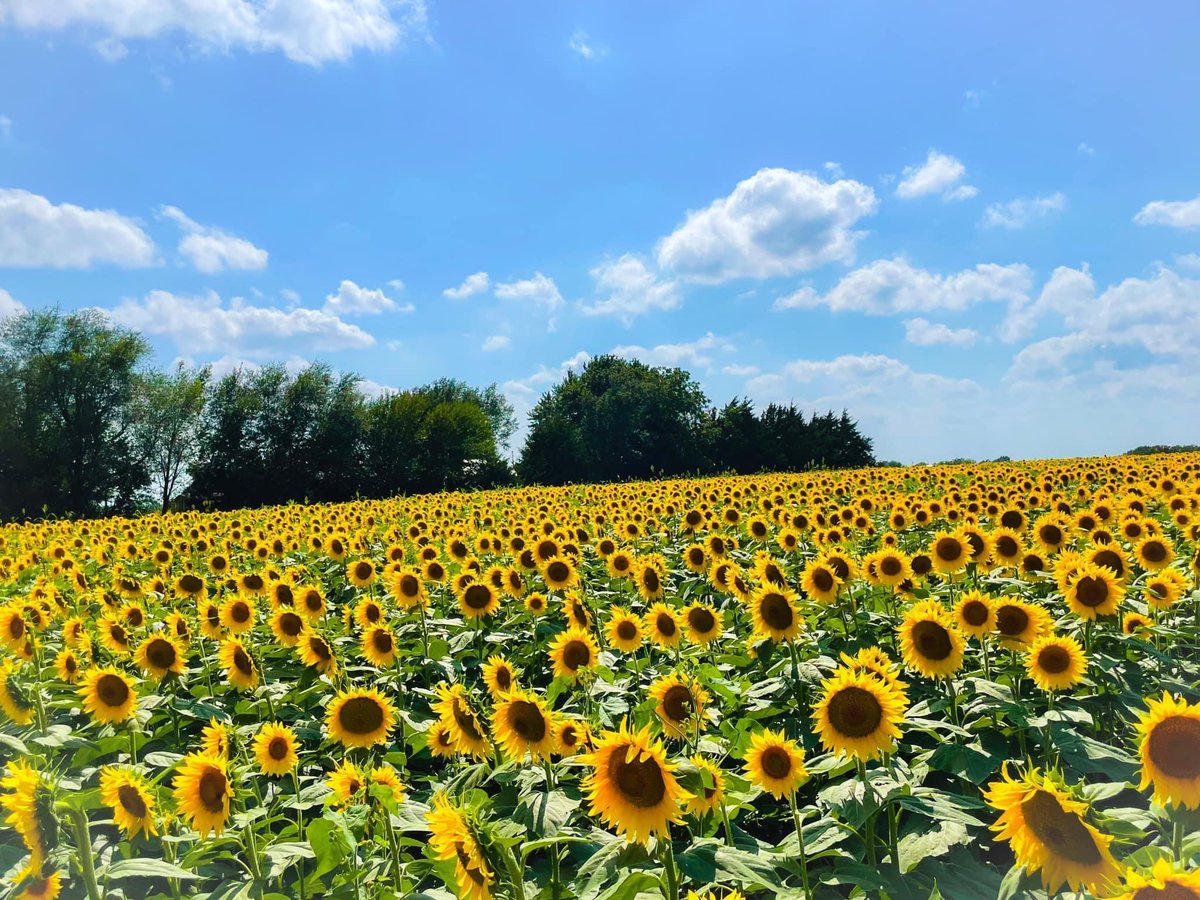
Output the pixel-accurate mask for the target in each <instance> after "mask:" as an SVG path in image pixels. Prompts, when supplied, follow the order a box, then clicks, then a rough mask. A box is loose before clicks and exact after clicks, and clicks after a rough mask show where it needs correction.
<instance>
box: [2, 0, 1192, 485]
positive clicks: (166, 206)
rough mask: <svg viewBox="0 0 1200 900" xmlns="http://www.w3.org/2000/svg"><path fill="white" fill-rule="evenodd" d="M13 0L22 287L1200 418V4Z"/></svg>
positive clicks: (524, 346) (729, 382) (483, 376)
mask: <svg viewBox="0 0 1200 900" xmlns="http://www.w3.org/2000/svg"><path fill="white" fill-rule="evenodd" d="M1127 12H1128V8H1127V7H1123V6H1121V5H1118V4H1074V3H1070V4H1054V5H1046V4H1015V5H1010V6H1007V7H1004V8H1003V9H1001V8H998V7H997V8H995V9H981V8H980V7H978V5H974V6H967V5H963V4H921V5H901V4H867V3H853V2H851V3H839V4H836V5H835V4H830V5H829V6H828V8H825V9H820V8H817V7H815V6H811V5H800V4H794V3H761V4H752V5H746V4H720V3H693V4H676V3H669V4H643V3H561V2H555V3H550V2H547V3H525V4H449V3H438V2H434V0H430V2H429V3H428V5H423V4H421V3H418V2H407V3H405V2H388V0H274V2H271V3H268V2H266V0H189V2H186V3H185V2H181V0H137V2H130V0H55V2H54V3H45V2H42V0H0V312H7V311H12V310H16V309H20V308H22V307H25V308H40V307H44V306H48V305H52V304H58V305H60V306H61V307H63V308H65V309H73V308H79V307H89V306H94V307H98V308H100V309H102V310H105V311H106V312H107V314H108V315H109V316H110V317H111V318H112V319H113V320H114V321H115V322H118V323H120V324H123V325H127V326H130V327H135V328H138V329H140V330H142V331H143V332H145V333H146V334H147V336H148V337H149V339H150V340H151V342H152V344H153V346H154V348H155V352H156V354H157V356H158V359H159V361H160V362H162V363H163V364H169V363H170V362H172V361H173V360H175V359H177V358H184V359H187V360H189V361H193V362H211V363H213V365H214V369H215V370H216V371H218V372H222V371H227V370H229V369H230V368H233V367H235V366H237V365H259V364H262V363H264V362H268V361H271V360H283V361H287V362H288V363H289V364H292V365H301V364H302V362H303V361H308V360H321V361H326V362H329V363H330V364H332V365H333V366H335V367H336V368H338V369H342V370H350V371H355V372H357V373H359V374H360V375H361V376H362V377H363V378H364V379H365V383H366V386H367V387H368V389H370V390H375V391H378V390H384V389H386V388H389V387H401V388H402V387H407V386H412V385H416V384H419V383H422V382H424V381H427V380H429V379H432V378H435V377H438V376H441V375H454V376H457V377H461V378H464V379H466V380H468V381H471V382H474V383H480V384H486V383H489V382H493V381H494V382H497V383H499V384H500V385H501V386H502V387H503V388H504V390H505V392H506V394H507V395H508V396H509V397H510V399H512V401H513V402H514V404H515V406H516V407H517V409H518V411H520V412H522V413H523V412H524V411H526V410H528V408H529V407H530V406H531V405H532V403H534V402H536V399H537V397H538V396H539V395H540V394H541V393H542V392H543V391H544V390H546V389H547V388H548V387H549V386H551V385H552V384H553V383H554V382H555V381H556V380H557V379H558V378H559V377H560V376H561V374H562V373H563V372H565V371H566V370H567V369H568V368H570V367H572V366H574V367H576V368H578V367H579V366H580V365H581V364H582V363H583V362H584V361H585V360H586V359H587V358H588V356H595V355H598V354H601V353H606V352H617V353H620V354H622V355H626V356H630V357H636V358H640V359H644V360H646V361H647V362H652V363H657V364H670V365H681V366H683V367H685V368H687V369H689V370H690V371H692V372H693V374H694V375H695V376H696V377H697V378H698V379H699V381H700V382H701V384H702V385H703V386H704V388H705V390H706V391H707V393H708V395H709V396H710V398H711V399H712V400H713V401H714V402H715V403H718V404H719V403H724V402H725V401H727V400H728V399H730V398H731V397H733V396H735V395H738V396H749V397H750V398H751V399H753V400H755V401H756V402H757V403H760V404H763V403H767V402H770V401H795V402H797V403H798V404H800V405H801V406H802V407H804V408H806V409H820V410H823V409H826V408H829V407H833V408H838V409H840V408H842V407H845V408H847V409H849V410H850V412H851V414H852V415H854V416H855V417H856V418H858V419H859V420H860V421H861V422H862V423H863V426H864V428H865V430H866V431H867V432H868V433H869V434H870V435H871V436H872V437H873V438H874V439H875V441H876V446H877V450H878V452H879V454H880V455H881V457H884V458H893V459H900V460H903V461H906V462H909V461H916V460H925V461H935V460H938V459H944V458H947V457H954V456H970V457H976V458H987V457H994V456H997V455H1000V454H1007V455H1011V456H1014V457H1018V456H1042V455H1045V456H1050V455H1077V454H1078V455H1084V454H1097V453H1104V452H1120V451H1123V450H1126V449H1128V448H1129V447H1131V446H1134V445H1136V444H1139V443H1160V442H1161V443H1167V442H1195V441H1196V440H1197V437H1198V431H1197V426H1196V423H1197V422H1198V421H1200V166H1198V165H1197V159H1198V155H1197V148H1198V147H1200V116H1197V114H1196V113H1197V109H1198V108H1200V107H1198V103H1197V100H1198V90H1197V89H1198V86H1200V57H1198V56H1197V54H1195V52H1194V36H1195V34H1196V33H1197V26H1198V25H1200V7H1197V6H1196V5H1195V4H1188V3H1177V4H1172V3H1162V4H1156V5H1154V6H1153V7H1151V8H1149V9H1148V10H1147V11H1145V14H1143V15H1140V16H1138V17H1137V18H1134V19H1131V18H1130V17H1129V16H1128V15H1127Z"/></svg>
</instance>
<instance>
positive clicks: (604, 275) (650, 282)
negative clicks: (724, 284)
mask: <svg viewBox="0 0 1200 900" xmlns="http://www.w3.org/2000/svg"><path fill="white" fill-rule="evenodd" d="M591 275H592V278H594V279H595V280H596V292H597V293H598V294H601V295H604V296H603V297H602V299H599V300H597V301H596V302H595V303H593V304H591V305H590V306H588V305H583V306H581V307H580V309H581V310H582V312H583V313H584V315H588V316H603V315H615V316H620V317H621V320H622V321H624V322H625V323H626V324H628V323H630V322H631V321H633V318H634V317H635V316H639V315H641V314H643V313H647V312H650V311H651V310H654V309H674V308H675V307H677V306H679V285H678V284H677V283H676V282H674V281H659V280H658V279H657V278H656V277H655V275H654V273H653V272H651V271H650V269H649V268H648V267H647V266H646V264H645V263H644V262H643V261H642V260H641V259H639V258H638V257H636V256H634V255H633V254H631V253H626V254H625V255H624V256H622V257H621V258H620V259H617V260H612V261H609V262H605V263H602V264H601V265H599V266H596V268H594V269H592V271H591Z"/></svg>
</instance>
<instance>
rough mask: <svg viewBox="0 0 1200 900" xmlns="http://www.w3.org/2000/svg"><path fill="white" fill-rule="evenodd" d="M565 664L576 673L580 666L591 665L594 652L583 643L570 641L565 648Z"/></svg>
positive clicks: (563, 656) (563, 657)
mask: <svg viewBox="0 0 1200 900" xmlns="http://www.w3.org/2000/svg"><path fill="white" fill-rule="evenodd" d="M562 659H563V664H564V665H565V666H566V667H567V668H568V669H570V670H571V671H572V672H574V671H575V670H576V669H578V668H579V667H580V666H586V665H589V664H590V663H591V661H592V651H591V650H589V649H588V645H587V644H585V643H584V642H583V641H568V642H567V645H566V646H565V647H563V655H562Z"/></svg>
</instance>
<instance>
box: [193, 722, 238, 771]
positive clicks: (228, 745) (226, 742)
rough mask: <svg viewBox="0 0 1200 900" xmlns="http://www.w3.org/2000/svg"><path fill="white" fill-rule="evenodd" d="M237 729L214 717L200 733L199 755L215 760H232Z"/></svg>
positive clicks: (234, 752) (236, 739) (235, 750)
mask: <svg viewBox="0 0 1200 900" xmlns="http://www.w3.org/2000/svg"><path fill="white" fill-rule="evenodd" d="M237 742H238V736H237V729H235V728H234V727H233V725H232V724H231V723H229V722H222V721H220V720H219V719H217V718H216V716H214V717H213V718H212V719H210V720H209V721H208V724H206V725H205V726H204V728H203V729H202V730H201V732H200V753H201V754H203V755H204V756H212V757H216V758H217V759H223V760H230V759H233V757H234V756H235V754H236V752H237Z"/></svg>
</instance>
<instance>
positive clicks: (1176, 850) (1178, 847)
mask: <svg viewBox="0 0 1200 900" xmlns="http://www.w3.org/2000/svg"><path fill="white" fill-rule="evenodd" d="M1171 812H1172V814H1173V816H1172V818H1173V820H1174V828H1172V829H1171V855H1172V856H1173V857H1175V859H1176V860H1178V861H1179V863H1180V864H1181V865H1186V864H1187V862H1188V860H1185V859H1184V858H1183V813H1182V810H1181V809H1180V808H1179V806H1178V805H1176V806H1172V807H1171Z"/></svg>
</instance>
